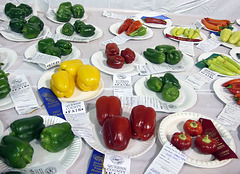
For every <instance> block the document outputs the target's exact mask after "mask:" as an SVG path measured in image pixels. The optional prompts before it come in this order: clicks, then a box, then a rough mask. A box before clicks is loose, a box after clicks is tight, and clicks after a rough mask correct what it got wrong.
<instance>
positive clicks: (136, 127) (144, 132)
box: [130, 105, 156, 141]
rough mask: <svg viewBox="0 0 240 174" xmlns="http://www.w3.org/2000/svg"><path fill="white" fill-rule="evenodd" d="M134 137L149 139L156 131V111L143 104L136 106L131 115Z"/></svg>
mask: <svg viewBox="0 0 240 174" xmlns="http://www.w3.org/2000/svg"><path fill="white" fill-rule="evenodd" d="M130 122H131V126H132V138H134V139H140V140H142V141H147V140H148V139H149V138H151V137H152V135H153V134H154V132H155V127H156V111H155V110H154V109H153V108H151V107H145V106H143V105H138V106H135V107H134V108H133V109H132V111H131V115H130Z"/></svg>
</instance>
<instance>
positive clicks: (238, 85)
mask: <svg viewBox="0 0 240 174" xmlns="http://www.w3.org/2000/svg"><path fill="white" fill-rule="evenodd" d="M227 88H240V83H233V84H230V85H229V86H227Z"/></svg>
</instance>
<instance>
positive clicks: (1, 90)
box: [0, 79, 11, 99]
mask: <svg viewBox="0 0 240 174" xmlns="http://www.w3.org/2000/svg"><path fill="white" fill-rule="evenodd" d="M10 91H11V88H10V85H9V83H8V80H6V79H0V99H3V98H5V97H6V96H7V95H8V94H9V93H10Z"/></svg>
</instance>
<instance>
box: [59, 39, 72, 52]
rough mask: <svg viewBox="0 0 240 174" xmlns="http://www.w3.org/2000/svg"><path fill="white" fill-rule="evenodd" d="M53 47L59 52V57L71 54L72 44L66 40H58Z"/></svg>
mask: <svg viewBox="0 0 240 174" xmlns="http://www.w3.org/2000/svg"><path fill="white" fill-rule="evenodd" d="M55 47H58V48H59V49H60V50H61V55H63V56H66V55H69V54H70V53H71V52H72V44H71V43H70V42H68V41H66V40H63V39H60V40H58V41H57V42H56V43H55Z"/></svg>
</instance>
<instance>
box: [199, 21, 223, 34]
mask: <svg viewBox="0 0 240 174" xmlns="http://www.w3.org/2000/svg"><path fill="white" fill-rule="evenodd" d="M201 22H202V23H203V24H204V25H205V27H207V28H208V29H209V30H213V31H221V27H222V26H221V25H214V24H211V23H209V22H207V21H206V20H205V19H202V20H201Z"/></svg>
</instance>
